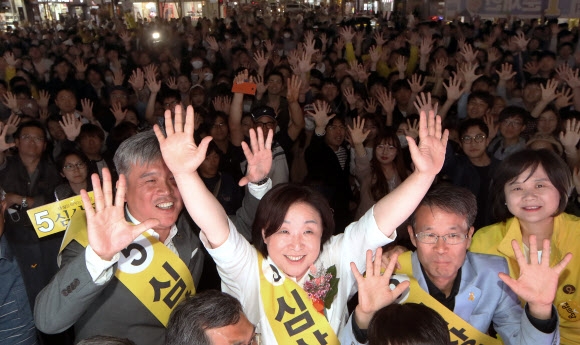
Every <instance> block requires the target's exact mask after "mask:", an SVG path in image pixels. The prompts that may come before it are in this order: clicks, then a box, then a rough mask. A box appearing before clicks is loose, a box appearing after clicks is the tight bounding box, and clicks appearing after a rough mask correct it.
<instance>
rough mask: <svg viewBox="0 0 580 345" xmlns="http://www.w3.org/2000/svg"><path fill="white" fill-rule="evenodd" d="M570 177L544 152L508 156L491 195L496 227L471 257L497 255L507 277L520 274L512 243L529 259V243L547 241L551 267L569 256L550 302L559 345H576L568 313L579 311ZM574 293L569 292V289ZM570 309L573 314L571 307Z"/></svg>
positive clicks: (484, 233) (578, 221) (579, 242)
mask: <svg viewBox="0 0 580 345" xmlns="http://www.w3.org/2000/svg"><path fill="white" fill-rule="evenodd" d="M571 188H572V177H571V173H570V169H569V168H568V166H567V165H566V163H565V162H564V161H563V160H562V159H561V158H560V157H558V156H556V154H554V153H553V152H551V151H548V150H537V151H535V150H524V151H520V152H517V153H514V154H512V155H511V156H509V157H508V158H506V159H505V160H504V161H503V162H502V163H501V164H500V166H499V168H498V170H497V172H496V177H495V181H494V185H493V186H492V191H491V195H493V196H495V201H494V203H493V213H494V215H495V216H496V218H498V220H500V221H501V222H500V223H497V224H494V225H491V226H488V227H485V228H483V229H481V230H479V231H477V232H476V234H475V235H474V236H473V240H472V244H471V247H470V248H469V249H470V250H471V251H473V252H477V253H485V254H494V255H500V256H503V257H505V258H506V259H507V261H508V265H509V269H510V272H509V274H510V276H511V277H512V278H517V277H518V276H519V274H520V271H519V268H518V264H517V260H516V258H515V256H514V254H513V251H511V242H512V241H514V240H515V241H517V242H518V244H519V245H520V246H522V247H523V252H524V255H526V256H529V251H530V249H529V248H530V247H529V242H528V240H529V237H530V236H531V235H535V236H536V237H537V240H538V243H541V242H540V241H543V240H550V243H551V249H550V254H549V255H550V265H553V264H554V263H556V262H559V261H560V260H561V259H562V258H563V256H564V255H565V254H566V253H567V252H571V253H575V254H574V255H575V256H574V257H573V258H572V261H570V263H569V264H568V266H567V267H566V269H565V270H564V271H563V272H562V276H561V277H560V281H559V284H558V290H557V292H556V298H555V300H554V306H555V307H556V309H557V310H558V313H559V314H560V335H561V342H562V344H577V343H580V323H578V322H574V321H576V320H577V315H575V314H574V312H573V311H572V309H574V308H576V309H577V308H578V307H580V305H579V304H578V300H579V298H580V292H579V290H578V289H577V287H578V286H580V273H579V272H580V259H579V257H578V256H577V255H576V253H577V252H578V248H580V231H579V230H580V218H578V217H575V216H573V215H570V214H567V213H564V212H563V211H564V209H565V208H566V204H567V201H568V195H569V193H570V191H571ZM571 287H572V288H571ZM570 306H572V309H569V307H570Z"/></svg>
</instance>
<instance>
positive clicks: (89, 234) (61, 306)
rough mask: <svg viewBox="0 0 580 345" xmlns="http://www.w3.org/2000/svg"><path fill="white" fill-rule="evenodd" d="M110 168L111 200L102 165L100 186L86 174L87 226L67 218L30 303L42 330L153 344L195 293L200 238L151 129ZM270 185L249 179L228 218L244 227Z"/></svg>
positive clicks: (135, 139) (133, 140)
mask: <svg viewBox="0 0 580 345" xmlns="http://www.w3.org/2000/svg"><path fill="white" fill-rule="evenodd" d="M177 108H178V109H176V112H180V111H181V108H180V107H177ZM270 159H271V157H270ZM115 165H116V167H117V170H118V171H119V173H120V174H121V177H120V178H119V182H118V184H117V193H116V196H115V202H114V203H113V193H112V185H111V177H110V174H109V172H108V170H107V169H104V170H103V179H104V183H103V187H102V188H101V184H100V181H99V179H98V177H97V175H93V177H92V181H93V186H94V196H95V208H93V207H92V206H91V205H90V200H89V197H88V195H87V193H86V192H85V191H83V192H82V197H83V204H84V205H85V209H86V223H87V226H86V230H85V227H84V226H78V221H80V222H82V221H84V217H80V218H77V219H75V218H73V219H72V220H71V224H70V226H69V229H68V230H67V234H66V235H65V239H64V241H63V244H62V246H61V250H62V252H61V259H62V265H61V268H60V270H59V272H58V273H57V275H56V276H55V278H54V279H53V280H52V281H51V283H50V284H49V285H48V286H47V287H46V288H45V289H44V290H43V291H42V292H41V294H40V295H39V296H38V298H37V300H36V305H35V313H34V316H35V321H36V325H37V327H38V328H39V329H41V330H43V331H44V332H48V333H51V332H58V331H60V330H62V329H66V328H67V327H69V326H71V325H74V329H75V333H76V338H77V341H78V340H80V339H84V338H88V337H91V336H93V335H110V336H117V337H126V338H129V339H130V340H132V341H134V342H135V343H137V344H140V345H147V344H151V345H153V344H155V345H158V344H161V343H163V341H164V336H165V325H167V322H168V320H169V315H170V314H171V311H172V310H173V308H174V307H175V306H176V305H177V304H178V303H179V302H180V301H181V300H182V299H184V298H185V297H186V296H188V295H190V294H194V293H195V287H196V286H197V284H198V283H199V281H200V278H201V271H202V266H203V254H202V251H201V248H200V247H201V246H200V241H199V238H198V237H197V236H196V235H195V233H194V231H193V230H192V229H191V228H190V226H188V225H187V221H186V219H185V217H180V213H181V211H182V209H183V203H182V199H181V194H180V191H179V190H178V189H177V185H176V183H175V179H174V178H173V175H172V174H171V172H170V171H169V169H168V168H167V166H166V165H165V163H164V161H163V158H162V156H161V151H160V149H159V143H158V141H157V138H156V137H155V134H154V133H153V132H152V131H151V132H145V133H140V134H138V135H136V136H133V137H131V138H129V139H127V140H126V141H125V142H123V144H121V146H120V147H119V149H118V150H117V152H116V154H115ZM253 170H254V169H249V171H253ZM246 178H248V179H249V181H260V180H262V179H263V176H259V178H256V176H252V175H251V173H249V174H248V175H246ZM269 186H271V183H270V182H269V181H268V180H266V183H264V184H261V185H258V184H255V185H254V184H251V185H250V188H249V189H250V193H247V197H246V199H245V200H244V206H243V207H242V209H240V210H239V211H238V217H237V218H236V219H233V221H234V222H236V223H237V224H240V225H242V227H246V228H248V229H249V226H250V224H251V222H252V221H253V219H252V218H253V215H254V213H255V209H256V207H257V203H258V200H257V199H256V197H259V198H261V196H262V195H263V194H264V193H265V192H266V191H267V189H268V187H269ZM252 193H253V194H254V195H255V197H254V196H251V195H250V194H252ZM75 222H77V223H76V224H75Z"/></svg>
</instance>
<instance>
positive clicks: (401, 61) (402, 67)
mask: <svg viewBox="0 0 580 345" xmlns="http://www.w3.org/2000/svg"><path fill="white" fill-rule="evenodd" d="M395 66H396V67H397V71H399V78H401V77H400V76H401V75H405V71H407V62H406V61H405V57H404V56H399V57H397V61H395Z"/></svg>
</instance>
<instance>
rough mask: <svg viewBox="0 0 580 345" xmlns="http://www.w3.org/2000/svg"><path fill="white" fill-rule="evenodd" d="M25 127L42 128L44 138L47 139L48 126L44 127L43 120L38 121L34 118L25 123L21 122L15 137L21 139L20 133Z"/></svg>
mask: <svg viewBox="0 0 580 345" xmlns="http://www.w3.org/2000/svg"><path fill="white" fill-rule="evenodd" d="M24 128H38V129H40V130H41V131H42V133H43V134H44V140H45V141H46V127H44V125H43V124H42V122H40V121H37V120H32V121H26V122H24V123H21V124H20V126H18V128H17V129H16V132H14V135H13V137H14V138H16V139H19V138H20V133H22V130H23V129H24Z"/></svg>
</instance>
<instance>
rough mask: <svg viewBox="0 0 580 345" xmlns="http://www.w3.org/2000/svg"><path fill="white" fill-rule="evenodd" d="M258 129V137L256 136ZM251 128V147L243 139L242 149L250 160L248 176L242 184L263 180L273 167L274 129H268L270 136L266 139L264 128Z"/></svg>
mask: <svg viewBox="0 0 580 345" xmlns="http://www.w3.org/2000/svg"><path fill="white" fill-rule="evenodd" d="M256 131H257V137H256ZM256 131H255V130H254V129H250V146H251V150H250V147H248V144H246V142H244V141H242V149H243V150H244V155H245V156H246V160H247V161H248V171H247V172H246V176H244V177H242V179H241V180H240V182H239V185H240V186H245V185H247V184H248V182H258V181H261V180H263V179H264V178H265V177H266V176H268V173H269V172H270V168H272V138H273V137H274V131H272V130H268V137H267V138H266V139H265V140H264V133H263V132H262V128H260V127H258V129H257V130H256Z"/></svg>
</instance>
